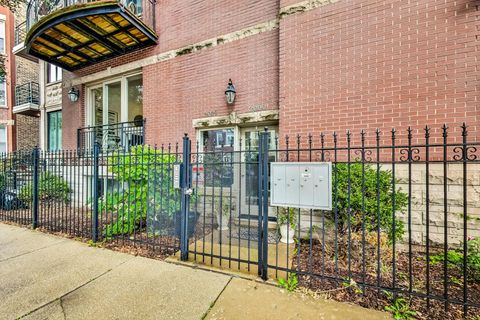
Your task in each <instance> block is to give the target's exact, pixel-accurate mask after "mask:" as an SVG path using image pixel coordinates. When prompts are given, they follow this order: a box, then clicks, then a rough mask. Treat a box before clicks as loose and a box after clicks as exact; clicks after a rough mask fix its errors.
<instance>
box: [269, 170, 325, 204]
mask: <svg viewBox="0 0 480 320" xmlns="http://www.w3.org/2000/svg"><path fill="white" fill-rule="evenodd" d="M270 185H271V186H270V187H271V203H270V205H272V206H278V207H292V208H303V209H320V210H331V209H332V164H331V163H329V162H292V163H288V162H273V163H271V177H270Z"/></svg>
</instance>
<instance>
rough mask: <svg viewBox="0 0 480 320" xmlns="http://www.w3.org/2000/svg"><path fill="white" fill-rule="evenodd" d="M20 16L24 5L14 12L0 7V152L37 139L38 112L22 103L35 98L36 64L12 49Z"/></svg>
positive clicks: (23, 146)
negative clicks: (1, 71)
mask: <svg viewBox="0 0 480 320" xmlns="http://www.w3.org/2000/svg"><path fill="white" fill-rule="evenodd" d="M24 17H25V8H24V7H20V8H19V9H18V11H16V12H15V13H12V12H11V11H10V10H9V9H7V8H4V7H0V43H1V48H0V51H1V54H2V55H4V57H5V58H4V67H5V77H4V79H2V81H1V82H0V152H5V151H13V150H17V149H29V148H33V147H34V146H36V145H38V143H39V142H38V135H39V127H38V114H36V113H35V112H34V113H31V112H30V113H28V112H27V113H24V111H25V110H24V107H25V105H27V104H29V103H30V102H34V101H33V100H35V97H33V96H32V91H31V83H32V81H33V82H35V81H37V78H38V75H37V74H38V65H37V63H36V62H35V61H31V60H28V59H25V58H22V57H18V56H16V55H14V53H13V52H14V48H15V45H16V44H17V43H18V41H19V40H20V39H21V37H22V34H21V33H19V30H21V28H19V21H24ZM33 60H36V59H33ZM37 86H38V83H37ZM32 99H33V100H32Z"/></svg>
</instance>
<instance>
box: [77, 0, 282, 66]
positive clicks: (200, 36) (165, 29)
mask: <svg viewBox="0 0 480 320" xmlns="http://www.w3.org/2000/svg"><path fill="white" fill-rule="evenodd" d="M155 8H156V17H155V19H156V32H157V35H158V45H157V46H155V47H151V48H146V49H142V50H139V51H136V52H133V53H130V54H127V55H123V56H121V57H118V58H115V59H110V60H107V61H104V62H102V63H98V64H96V65H93V66H91V67H87V68H84V69H82V70H79V71H78V72H76V74H77V75H86V74H91V73H94V72H98V71H102V70H105V69H106V68H107V67H115V66H119V65H121V64H124V63H128V62H132V61H135V60H139V59H142V58H145V57H148V56H151V55H154V54H158V53H162V52H165V51H169V50H174V49H179V48H182V47H185V46H188V45H191V44H194V43H197V42H200V41H204V40H208V39H211V38H215V37H218V36H221V35H224V34H227V33H230V32H234V31H238V30H241V29H244V28H246V27H250V26H253V25H256V24H259V23H262V22H266V21H268V20H271V19H275V17H276V15H277V13H278V1H276V0H275V1H272V0H239V1H225V2H222V3H219V2H216V1H210V0H200V1H175V0H162V1H157V4H156V7H155Z"/></svg>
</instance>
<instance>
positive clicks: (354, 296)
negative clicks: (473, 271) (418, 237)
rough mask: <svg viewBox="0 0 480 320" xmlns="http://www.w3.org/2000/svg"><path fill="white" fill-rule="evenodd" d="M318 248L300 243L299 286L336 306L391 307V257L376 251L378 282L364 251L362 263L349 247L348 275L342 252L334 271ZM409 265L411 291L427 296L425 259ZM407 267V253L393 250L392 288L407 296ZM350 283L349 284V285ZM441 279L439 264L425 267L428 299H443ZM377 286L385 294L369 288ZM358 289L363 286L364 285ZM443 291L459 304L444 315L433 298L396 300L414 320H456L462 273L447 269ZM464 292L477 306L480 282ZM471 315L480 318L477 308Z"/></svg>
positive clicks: (329, 254) (372, 255) (328, 254)
mask: <svg viewBox="0 0 480 320" xmlns="http://www.w3.org/2000/svg"><path fill="white" fill-rule="evenodd" d="M310 247H311V249H310ZM322 249H323V248H322V244H321V243H320V242H319V241H317V240H314V241H312V243H310V241H308V240H307V241H304V240H302V241H301V242H300V247H299V250H298V253H297V255H296V256H295V257H294V259H293V261H294V265H293V269H295V270H297V272H298V280H299V285H300V286H301V287H305V288H308V289H310V290H312V291H314V292H318V293H324V294H325V295H327V296H328V297H329V298H331V299H334V300H337V301H342V302H352V303H355V304H359V305H361V306H363V307H366V308H373V309H378V310H385V306H387V305H390V304H391V300H390V299H389V297H388V295H387V294H386V293H385V291H388V288H392V285H393V263H392V256H393V255H390V254H388V253H386V252H382V251H381V253H380V256H382V255H385V256H387V257H388V259H383V258H382V259H381V267H380V278H378V277H377V274H378V273H377V254H376V252H374V251H372V250H366V251H365V260H364V259H363V256H362V254H363V252H362V250H359V251H358V250H354V249H356V247H355V246H354V245H352V246H351V249H352V250H351V257H352V259H351V260H350V272H349V267H348V259H346V257H345V256H343V255H342V253H343V251H344V250H343V249H339V255H338V264H337V266H336V264H335V255H334V254H333V252H334V250H333V248H332V247H330V245H326V246H325V250H322ZM322 252H325V254H322ZM437 252H438V251H437ZM433 254H435V253H432V255H433ZM364 261H365V269H364V264H363V262H364ZM411 261H412V262H411V265H412V268H411V274H412V292H414V293H417V294H419V295H425V294H426V293H427V287H426V283H427V263H426V261H427V260H426V255H425V253H424V252H412V254H411ZM409 266H410V255H409V252H408V251H400V250H397V251H396V253H395V268H396V272H395V274H396V275H395V288H396V289H397V290H403V292H408V291H409V286H410V281H409V280H408V279H409V273H410V267H409ZM364 270H365V271H366V272H365V273H364ZM302 272H308V273H311V274H312V273H313V274H315V276H313V275H305V274H302ZM364 275H365V276H364ZM332 278H335V279H338V280H334V279H332ZM349 278H351V279H353V281H348V279H349ZM443 279H444V270H443V263H430V266H429V281H428V283H429V284H430V286H429V292H430V295H431V296H437V297H438V298H440V299H442V298H443V297H444V296H443V295H444V281H443ZM378 283H379V284H380V286H381V287H382V288H384V289H380V290H379V289H376V288H373V287H368V285H369V284H370V285H371V286H376V285H377V284H378ZM363 284H366V286H364V285H363ZM447 288H448V297H449V299H451V300H457V301H458V302H459V303H458V304H453V303H450V304H449V305H448V311H446V310H445V303H444V302H442V301H438V300H436V299H430V301H429V302H427V299H424V298H413V299H411V300H410V299H409V298H408V297H407V296H406V295H403V294H402V293H401V292H400V293H399V295H398V297H403V298H405V299H406V300H407V302H409V303H410V309H411V310H414V311H415V312H416V318H417V319H428V320H430V319H432V320H433V319H439V320H440V319H441V320H446V319H461V318H462V317H463V305H462V302H463V273H462V271H461V269H460V268H456V267H449V268H448V282H447ZM467 288H468V291H467V293H468V301H469V303H472V304H480V283H478V282H474V281H467ZM476 316H480V309H478V308H474V307H469V309H468V317H467V319H470V318H474V317H476Z"/></svg>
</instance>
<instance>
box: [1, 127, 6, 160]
mask: <svg viewBox="0 0 480 320" xmlns="http://www.w3.org/2000/svg"><path fill="white" fill-rule="evenodd" d="M4 152H7V127H5V126H0V153H4Z"/></svg>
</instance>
